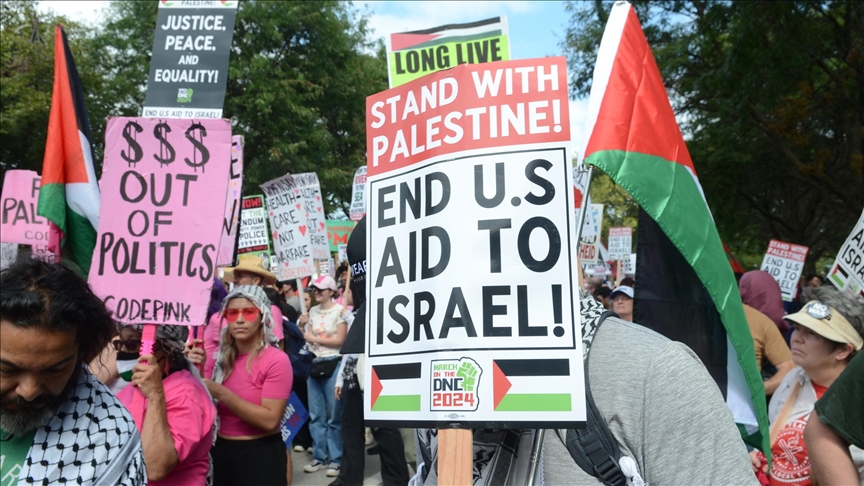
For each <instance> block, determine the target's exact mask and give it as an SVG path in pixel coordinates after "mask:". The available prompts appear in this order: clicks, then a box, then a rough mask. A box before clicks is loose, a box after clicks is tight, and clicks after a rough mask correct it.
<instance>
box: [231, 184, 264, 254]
mask: <svg viewBox="0 0 864 486" xmlns="http://www.w3.org/2000/svg"><path fill="white" fill-rule="evenodd" d="M253 252H254V253H265V254H267V255H269V254H270V237H269V233H268V232H267V208H266V207H265V206H264V196H261V195H258V196H246V197H244V198H243V202H242V203H241V209H240V237H239V239H238V240H237V254H238V255H243V254H245V253H253Z"/></svg>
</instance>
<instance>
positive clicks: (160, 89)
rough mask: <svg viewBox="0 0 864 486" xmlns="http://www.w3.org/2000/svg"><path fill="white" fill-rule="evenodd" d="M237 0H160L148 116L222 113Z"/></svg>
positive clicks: (214, 116) (215, 115) (146, 103)
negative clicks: (169, 0)
mask: <svg viewBox="0 0 864 486" xmlns="http://www.w3.org/2000/svg"><path fill="white" fill-rule="evenodd" d="M238 3H239V2H236V1H230V2H229V1H224V0H223V1H215V0H214V1H196V2H187V1H174V2H167V1H164V0H163V1H161V2H159V13H158V15H157V18H156V37H155V39H154V40H153V57H152V58H151V60H150V75H149V76H148V77H147V97H146V98H145V100H144V116H145V117H159V118H195V119H201V118H211V119H219V118H222V103H223V102H224V101H225V84H226V82H227V81H228V58H229V55H230V54H231V39H232V37H233V36H234V18H235V17H236V14H237V4H238Z"/></svg>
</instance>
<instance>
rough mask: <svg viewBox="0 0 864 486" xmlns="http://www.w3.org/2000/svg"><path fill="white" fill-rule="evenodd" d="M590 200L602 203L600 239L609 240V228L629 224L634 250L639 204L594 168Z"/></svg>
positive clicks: (589, 190)
mask: <svg viewBox="0 0 864 486" xmlns="http://www.w3.org/2000/svg"><path fill="white" fill-rule="evenodd" d="M588 192H589V193H590V194H591V202H592V203H594V204H603V205H604V206H603V230H602V236H601V239H602V241H603V242H604V244H605V245H607V246H608V242H609V228H617V227H621V226H629V227H631V228H633V237H634V238H633V251H634V252H635V251H636V227H637V225H638V221H639V204H638V203H637V202H636V200H635V199H633V198H632V197H630V194H628V193H627V191H625V190H624V188H622V187H621V186H619V185H617V184H615V182H614V181H613V180H612V178H611V177H609V176H608V175H606V174H605V173H604V172H603V171H601V170H599V169H596V168H595V169H594V176H593V177H592V178H591V187H590V188H589V189H588Z"/></svg>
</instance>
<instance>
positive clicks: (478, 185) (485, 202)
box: [474, 162, 504, 209]
mask: <svg viewBox="0 0 864 486" xmlns="http://www.w3.org/2000/svg"><path fill="white" fill-rule="evenodd" d="M474 200H475V201H477V204H479V205H480V207H481V208H486V209H490V208H494V207H496V206H498V205H499V204H501V201H503V200H504V163H503V162H497V163H496V164H495V195H494V196H492V197H491V198H487V197H486V191H484V190H483V164H477V165H475V166H474Z"/></svg>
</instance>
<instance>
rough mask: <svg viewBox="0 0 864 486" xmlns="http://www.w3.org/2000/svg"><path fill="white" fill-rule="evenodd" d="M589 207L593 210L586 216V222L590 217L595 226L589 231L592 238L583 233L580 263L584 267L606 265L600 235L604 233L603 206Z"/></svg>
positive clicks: (580, 246) (580, 242) (593, 205)
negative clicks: (601, 249)
mask: <svg viewBox="0 0 864 486" xmlns="http://www.w3.org/2000/svg"><path fill="white" fill-rule="evenodd" d="M589 207H590V208H591V210H590V211H589V212H588V213H587V214H586V215H585V221H586V222H587V221H588V219H589V217H590V220H591V222H592V223H593V225H591V226H592V227H591V229H590V231H588V233H589V234H590V236H586V235H585V234H584V233H583V235H582V238H581V239H580V240H579V261H580V262H581V263H582V265H601V264H602V265H606V260H605V259H604V258H603V255H602V254H601V251H600V248H601V246H602V245H601V243H600V235H601V234H602V232H603V205H602V204H590V206H589ZM582 231H585V229H584V228H583V230H582Z"/></svg>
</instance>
